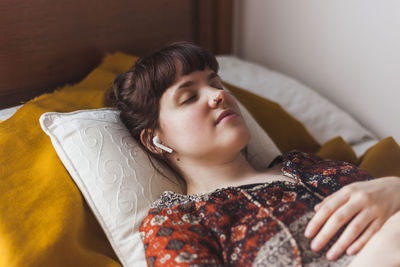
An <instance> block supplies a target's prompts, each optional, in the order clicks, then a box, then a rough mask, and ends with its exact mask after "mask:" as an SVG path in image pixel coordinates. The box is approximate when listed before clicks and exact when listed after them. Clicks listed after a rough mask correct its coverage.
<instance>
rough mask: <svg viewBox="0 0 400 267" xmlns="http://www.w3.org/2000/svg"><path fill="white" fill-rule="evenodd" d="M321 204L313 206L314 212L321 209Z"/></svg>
mask: <svg viewBox="0 0 400 267" xmlns="http://www.w3.org/2000/svg"><path fill="white" fill-rule="evenodd" d="M322 203H323V202H320V203H318V204H317V205H315V206H314V211H316V212H317V211H318V210H319V208H321V206H322Z"/></svg>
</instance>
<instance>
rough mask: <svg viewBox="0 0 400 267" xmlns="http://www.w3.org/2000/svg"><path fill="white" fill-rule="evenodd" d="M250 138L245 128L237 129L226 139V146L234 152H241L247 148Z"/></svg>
mask: <svg viewBox="0 0 400 267" xmlns="http://www.w3.org/2000/svg"><path fill="white" fill-rule="evenodd" d="M250 138H251V134H250V131H249V129H248V128H247V127H243V129H240V130H239V129H238V131H235V132H234V133H232V135H231V136H230V137H229V138H228V140H227V141H228V142H229V144H227V145H228V146H230V147H232V148H234V150H235V151H241V150H242V149H243V148H245V147H246V146H247V144H248V143H249V141H250Z"/></svg>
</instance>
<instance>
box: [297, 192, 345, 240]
mask: <svg viewBox="0 0 400 267" xmlns="http://www.w3.org/2000/svg"><path fill="white" fill-rule="evenodd" d="M348 199H349V198H348V197H347V196H345V195H343V194H333V195H331V197H330V198H329V199H327V200H326V201H325V200H324V201H323V202H321V203H320V204H319V207H318V211H316V213H315V215H314V216H313V217H312V218H311V220H310V221H309V222H308V224H307V227H306V230H305V233H304V235H305V237H307V238H312V237H314V236H315V235H316V234H317V232H318V231H319V230H320V229H321V227H322V225H323V224H324V223H325V222H326V221H327V220H328V218H329V217H330V216H331V215H332V213H334V212H335V211H336V210H337V209H338V208H339V207H340V206H341V205H343V204H344V203H346V202H347V201H348Z"/></svg>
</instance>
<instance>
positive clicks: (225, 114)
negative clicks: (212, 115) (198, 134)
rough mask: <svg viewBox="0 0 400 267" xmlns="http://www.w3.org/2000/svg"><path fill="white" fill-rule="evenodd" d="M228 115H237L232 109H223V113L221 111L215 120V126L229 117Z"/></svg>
mask: <svg viewBox="0 0 400 267" xmlns="http://www.w3.org/2000/svg"><path fill="white" fill-rule="evenodd" d="M230 115H237V113H236V112H234V111H233V110H232V109H225V110H224V111H222V112H221V113H220V114H219V116H218V118H217V120H216V121H215V124H216V125H217V124H218V123H220V122H221V121H222V120H223V119H224V118H226V117H228V116H230Z"/></svg>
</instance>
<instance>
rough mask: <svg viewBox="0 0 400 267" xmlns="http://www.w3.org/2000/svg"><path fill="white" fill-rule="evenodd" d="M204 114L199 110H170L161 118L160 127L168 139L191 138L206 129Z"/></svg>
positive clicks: (180, 139) (182, 139)
mask: <svg viewBox="0 0 400 267" xmlns="http://www.w3.org/2000/svg"><path fill="white" fill-rule="evenodd" d="M206 119H207V117H206V115H205V114H204V113H203V112H202V111H201V110H196V109H191V110H190V111H189V110H188V111H179V112H176V113H175V112H173V113H172V112H171V113H170V114H169V115H167V116H164V117H162V118H161V128H162V129H163V131H164V133H165V134H166V135H167V136H168V139H170V140H171V139H177V140H179V141H180V142H183V141H184V139H185V138H192V137H193V136H195V135H199V134H201V133H202V132H203V133H204V131H205V130H206V126H205V124H206V123H208V122H207V120H206Z"/></svg>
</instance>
